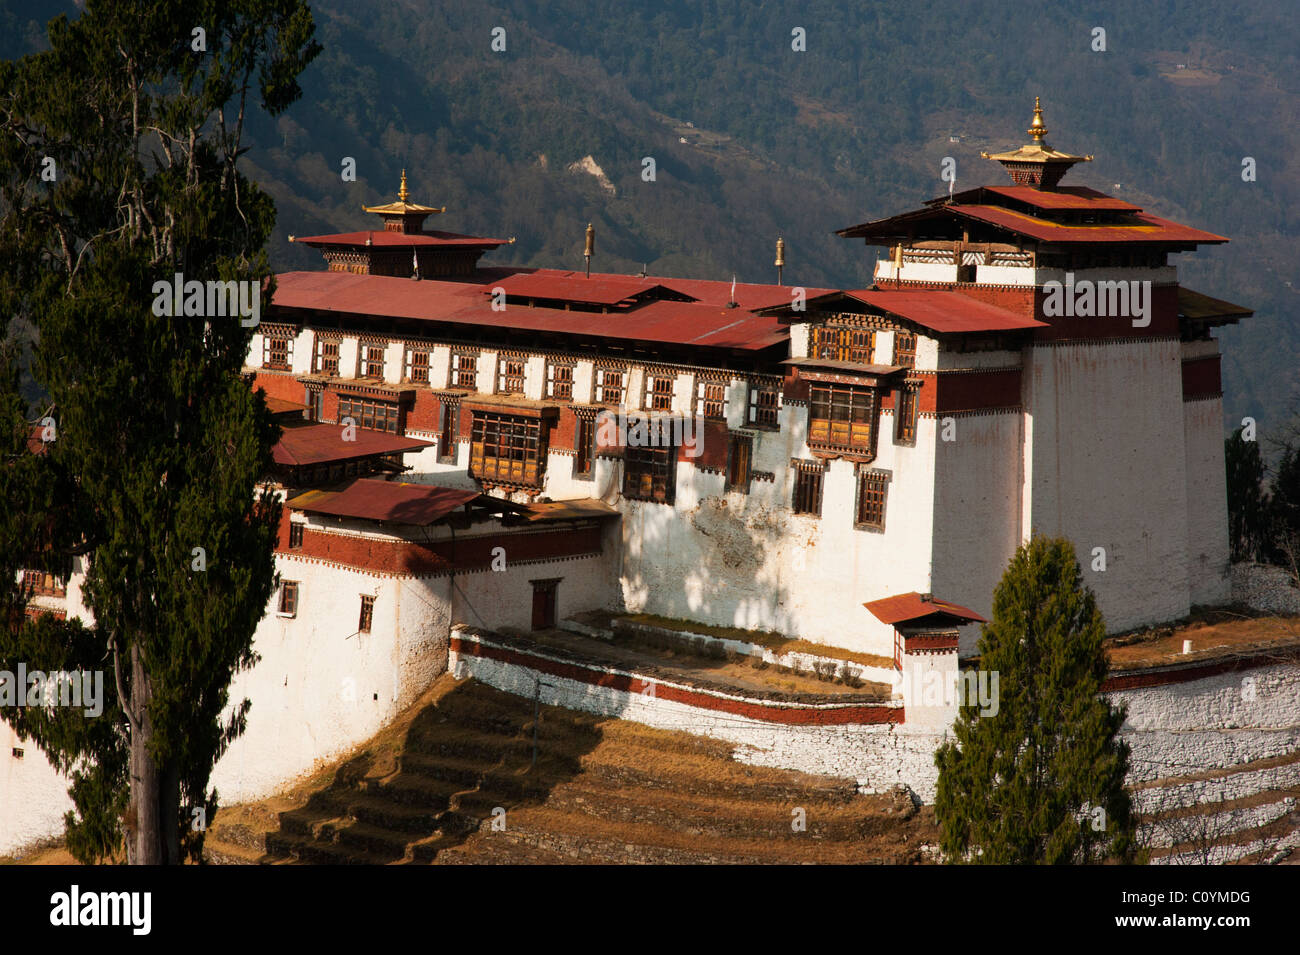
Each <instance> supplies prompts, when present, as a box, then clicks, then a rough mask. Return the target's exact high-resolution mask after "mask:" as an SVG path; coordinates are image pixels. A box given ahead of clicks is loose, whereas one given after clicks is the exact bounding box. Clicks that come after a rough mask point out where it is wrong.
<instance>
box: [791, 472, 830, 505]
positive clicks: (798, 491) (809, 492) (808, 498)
mask: <svg viewBox="0 0 1300 955" xmlns="http://www.w3.org/2000/svg"><path fill="white" fill-rule="evenodd" d="M791 466H792V467H793V468H794V500H793V501H792V502H791V507H792V508H793V510H794V512H795V513H796V514H813V515H815V516H817V517H821V513H822V478H823V477H824V476H825V474H826V462H824V461H792V462H791Z"/></svg>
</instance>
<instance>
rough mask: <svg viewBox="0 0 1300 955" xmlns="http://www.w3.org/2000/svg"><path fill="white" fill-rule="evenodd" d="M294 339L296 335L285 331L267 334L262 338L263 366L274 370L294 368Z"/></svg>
mask: <svg viewBox="0 0 1300 955" xmlns="http://www.w3.org/2000/svg"><path fill="white" fill-rule="evenodd" d="M293 340H294V336H293V335H290V334H288V333H285V332H272V333H268V334H266V335H265V337H263V339H262V367H263V368H267V369H270V370H272V371H290V370H292V368H293ZM277 346H278V347H277Z"/></svg>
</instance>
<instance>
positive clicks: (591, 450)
mask: <svg viewBox="0 0 1300 955" xmlns="http://www.w3.org/2000/svg"><path fill="white" fill-rule="evenodd" d="M575 417H576V419H577V420H576V421H575V422H574V427H573V476H574V477H575V478H578V479H579V480H583V481H590V480H592V478H594V477H595V474H596V416H595V414H580V415H576V416H575Z"/></svg>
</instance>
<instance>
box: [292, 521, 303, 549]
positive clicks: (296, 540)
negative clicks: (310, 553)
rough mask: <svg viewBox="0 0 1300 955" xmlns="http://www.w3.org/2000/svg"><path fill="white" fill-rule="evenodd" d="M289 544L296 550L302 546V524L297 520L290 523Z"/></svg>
mask: <svg viewBox="0 0 1300 955" xmlns="http://www.w3.org/2000/svg"><path fill="white" fill-rule="evenodd" d="M289 546H290V547H291V548H293V549H294V550H297V549H298V548H299V547H301V546H302V524H300V523H298V522H297V521H292V522H291V523H290V524H289Z"/></svg>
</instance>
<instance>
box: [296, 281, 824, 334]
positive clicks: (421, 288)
mask: <svg viewBox="0 0 1300 955" xmlns="http://www.w3.org/2000/svg"><path fill="white" fill-rule="evenodd" d="M653 281H654V283H655V284H662V285H665V286H667V287H669V288H675V287H676V286H678V285H680V284H682V283H680V282H678V281H676V280H659V279H655V280H653ZM496 284H500V283H499V282H498V283H496ZM715 284H722V283H715ZM727 284H728V287H729V284H730V283H727ZM492 287H493V286H492V285H491V284H489V285H476V284H469V283H464V282H443V281H428V280H425V281H420V282H417V281H415V280H414V279H405V278H394V277H391V276H385V275H352V274H350V273H347V272H285V273H282V274H280V275H278V276H276V291H275V300H274V303H273V304H274V306H275V307H276V308H280V309H312V310H318V311H323V312H344V313H352V314H357V315H370V316H375V317H382V318H389V317H391V318H411V319H418V320H424V321H430V322H444V323H447V324H453V325H464V326H469V327H482V326H489V327H496V328H509V329H514V330H518V331H526V332H556V333H560V334H569V335H578V336H584V337H589V338H599V339H614V340H620V341H643V342H662V343H673V344H689V345H701V346H709V347H714V348H730V349H738V350H747V351H752V350H756V349H763V348H767V347H769V346H771V345H776V344H780V343H781V342H783V341H785V340H786V339H787V338H788V334H789V333H788V331H787V330H786V329H785V328H784V327H783V326H782V325H781V324H780V322H778V321H777V320H776V319H775V318H771V317H768V316H764V315H755V314H753V313H752V312H750V311H749V310H748V309H747V308H725V307H719V306H718V305H716V304H706V303H704V302H666V301H658V302H648V303H646V304H644V305H641V306H639V307H637V308H633V309H629V310H627V311H622V312H619V313H617V314H604V313H599V312H583V311H567V310H564V309H557V308H536V307H530V306H527V305H509V306H507V307H506V308H505V310H504V311H495V310H493V308H492V307H491V303H490V302H489V301H488V300H487V298H486V296H485V295H484V294H483V293H484V292H485V291H490V290H491V288H492ZM768 288H772V289H775V290H776V291H777V292H778V293H779V295H780V298H779V299H778V300H777V302H772V301H771V298H772V296H771V294H768V295H767V296H766V298H767V299H768V301H769V304H777V303H778V302H788V301H789V289H781V288H779V287H777V286H770V287H768ZM824 291H826V290H822V289H809V295H810V296H811V295H812V294H813V293H814V292H816V293H821V292H824ZM687 294H694V292H691V291H687ZM740 294H741V292H740V288H739V287H738V288H737V296H738V297H739V296H740ZM724 301H725V299H724Z"/></svg>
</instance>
